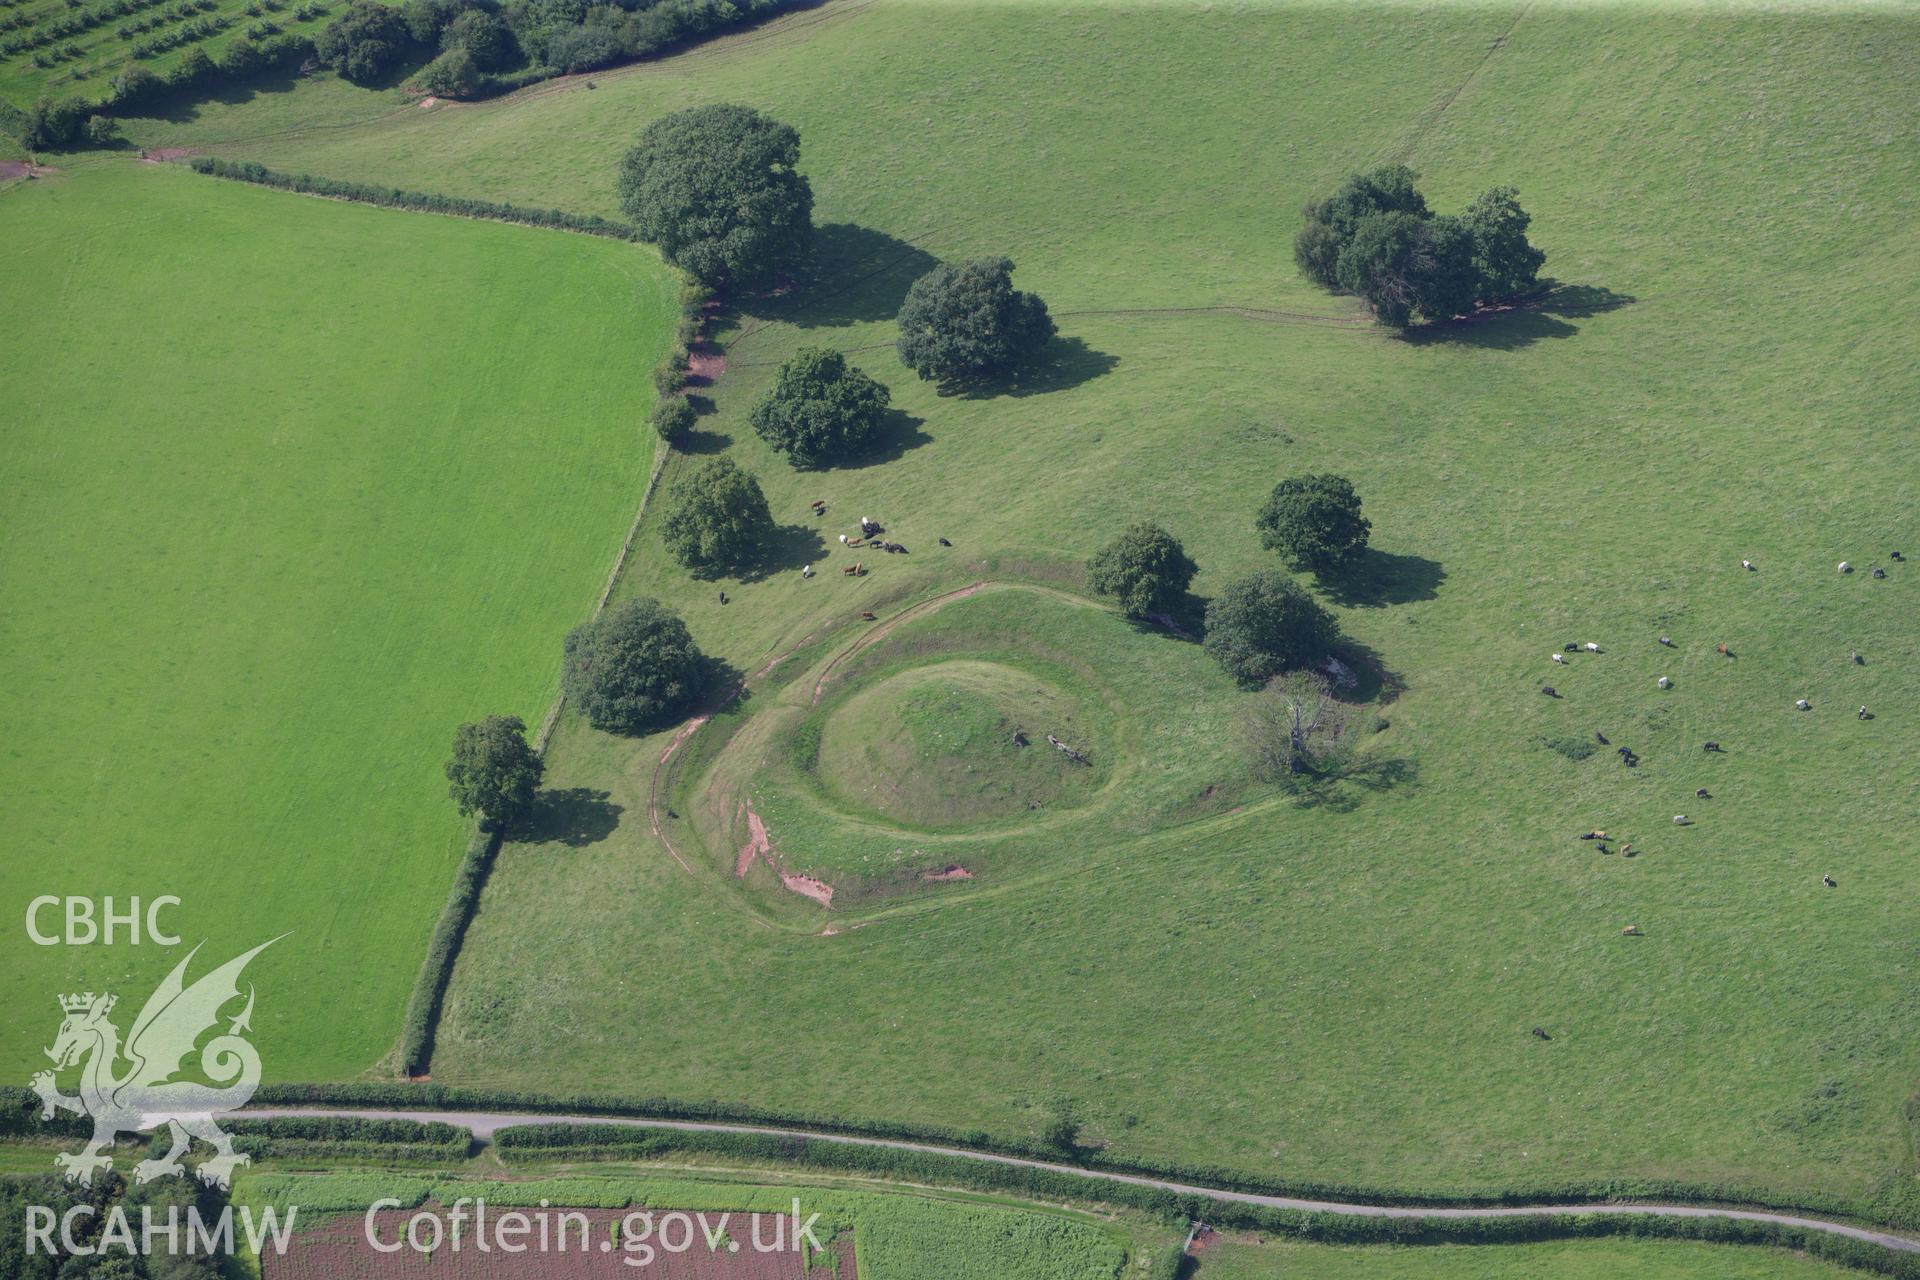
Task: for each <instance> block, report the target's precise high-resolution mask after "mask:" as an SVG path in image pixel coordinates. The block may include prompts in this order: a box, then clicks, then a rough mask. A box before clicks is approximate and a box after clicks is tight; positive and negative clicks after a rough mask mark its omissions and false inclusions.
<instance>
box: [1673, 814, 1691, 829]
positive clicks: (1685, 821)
mask: <svg viewBox="0 0 1920 1280" xmlns="http://www.w3.org/2000/svg"><path fill="white" fill-rule="evenodd" d="M1673 825H1674V826H1676V827H1690V826H1692V825H1693V819H1692V818H1689V817H1688V816H1687V815H1686V814H1684V813H1676V814H1674V815H1673Z"/></svg>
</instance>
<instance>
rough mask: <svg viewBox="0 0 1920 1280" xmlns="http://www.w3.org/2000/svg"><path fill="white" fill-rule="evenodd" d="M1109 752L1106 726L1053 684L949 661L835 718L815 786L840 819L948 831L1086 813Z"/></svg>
mask: <svg viewBox="0 0 1920 1280" xmlns="http://www.w3.org/2000/svg"><path fill="white" fill-rule="evenodd" d="M1050 736H1051V737H1052V738H1054V739H1057V740H1058V741H1059V742H1062V743H1065V744H1066V745H1067V746H1069V747H1071V748H1073V749H1074V751H1076V752H1078V753H1080V756H1081V757H1082V758H1080V759H1076V758H1074V757H1073V756H1070V755H1068V754H1067V753H1066V752H1065V751H1062V750H1060V749H1058V748H1056V747H1055V746H1053V745H1052V744H1051V743H1050V742H1049V741H1048V738H1049V737H1050ZM1111 745H1112V744H1111V742H1110V740H1109V727H1108V717H1106V716H1105V715H1103V714H1101V712H1100V711H1099V709H1097V708H1094V707H1089V706H1088V705H1087V704H1086V703H1085V702H1084V701H1083V700H1082V699H1081V698H1080V697H1079V696H1077V695H1076V694H1075V693H1073V692H1071V691H1069V690H1068V689H1066V688H1063V687H1062V686H1061V685H1059V684H1057V683H1055V682H1054V681H1051V680H1049V679H1047V678H1046V677H1044V676H1042V675H1039V674H1036V673H1035V672H1033V671H1030V670H1026V669H1023V668H1020V667H1015V666H1010V665H1007V664H1004V663H999V662H990V661H983V660H979V659H969V658H951V659H947V660H944V661H938V662H932V663H928V664H926V665H923V666H916V667H911V668H909V669H907V670H905V671H901V672H898V673H896V674H893V675H891V676H888V677H886V678H884V679H882V680H879V681H878V682H876V683H874V684H872V685H869V686H866V687H864V688H861V689H857V690H855V691H854V692H852V693H851V694H849V695H848V696H847V697H846V698H845V699H844V700H843V701H841V702H839V703H838V704H837V705H836V706H834V707H833V708H832V709H831V711H830V712H829V713H828V715H827V717H826V719H825V721H824V723H823V724H822V725H821V728H820V747H819V754H818V756H817V757H816V759H815V762H814V774H815V777H816V778H817V780H818V781H819V784H820V786H821V788H822V790H824V791H825V792H826V793H827V795H829V796H830V797H832V798H833V799H834V800H836V801H838V802H839V803H841V804H843V805H846V806H848V807H850V808H854V809H859V810H864V811H867V812H869V813H873V814H876V815H878V816H880V817H882V818H884V819H886V820H888V821H890V822H895V823H898V824H900V825H902V826H905V827H912V828H916V829H920V830H930V831H937V830H948V829H952V828H956V827H974V826H980V825H986V824H998V823H1002V822H1009V821H1015V820H1019V819H1023V818H1025V817H1027V816H1028V815H1030V814H1032V813H1033V812H1034V811H1036V810H1045V811H1049V812H1051V811H1057V810H1061V809H1073V808H1078V807H1080V806H1081V805H1084V804H1086V803H1087V802H1088V801H1089V800H1091V799H1092V798H1093V796H1094V795H1095V794H1096V793H1097V792H1098V791H1099V790H1100V788H1101V786H1102V785H1104V783H1105V782H1106V779H1107V776H1108V774H1109V772H1110V767H1111V766H1110V761H1111V758H1112V751H1111V749H1110V748H1111Z"/></svg>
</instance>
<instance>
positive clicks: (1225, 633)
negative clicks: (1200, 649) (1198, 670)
mask: <svg viewBox="0 0 1920 1280" xmlns="http://www.w3.org/2000/svg"><path fill="white" fill-rule="evenodd" d="M1339 635H1340V630H1339V627H1338V626H1337V625H1336V624H1335V623H1334V620H1333V616H1332V615H1331V614H1329V613H1328V612H1327V611H1326V610H1325V609H1323V608H1321V607H1320V605H1319V603H1318V602H1317V601H1315V600H1314V598H1313V597H1312V596H1310V595H1308V594H1307V592H1306V590H1305V589H1304V588H1302V587H1301V586H1300V584H1299V583H1297V582H1295V581H1294V580H1293V579H1292V578H1289V577H1287V576H1286V575H1285V574H1283V573H1278V572H1275V571H1274V570H1271V569H1267V570H1262V571H1261V572H1259V573H1253V574H1249V575H1248V576H1246V577H1244V578H1240V579H1237V580H1235V581H1233V582H1231V583H1228V584H1227V587H1226V589H1225V590H1224V591H1222V592H1221V593H1220V594H1219V595H1218V596H1216V597H1215V598H1214V599H1213V601H1212V602H1211V603H1210V604H1208V605H1207V638H1206V640H1205V647H1206V650H1207V652H1208V653H1211V654H1212V655H1213V656H1214V658H1215V659H1216V660H1217V661H1218V662H1219V663H1220V665H1221V666H1222V667H1224V668H1225V669H1226V671H1227V673H1228V674H1229V675H1231V676H1232V677H1233V678H1234V679H1236V680H1238V681H1240V682H1241V683H1242V684H1246V685H1256V684H1260V683H1262V682H1264V681H1266V680H1268V679H1270V678H1272V677H1273V676H1276V675H1278V674H1279V673H1280V672H1282V671H1292V670H1296V669H1298V668H1301V667H1309V666H1312V665H1314V664H1315V663H1317V662H1320V661H1321V660H1323V659H1324V658H1326V656H1327V655H1328V653H1329V652H1330V651H1331V650H1332V648H1333V644H1334V641H1336V640H1337V639H1338V638H1339Z"/></svg>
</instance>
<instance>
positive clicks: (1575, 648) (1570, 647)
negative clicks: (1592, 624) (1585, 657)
mask: <svg viewBox="0 0 1920 1280" xmlns="http://www.w3.org/2000/svg"><path fill="white" fill-rule="evenodd" d="M1566 650H1567V652H1568V653H1578V652H1580V646H1579V645H1577V644H1575V643H1574V642H1573V641H1571V640H1569V641H1567V643H1566Z"/></svg>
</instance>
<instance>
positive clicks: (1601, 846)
mask: <svg viewBox="0 0 1920 1280" xmlns="http://www.w3.org/2000/svg"><path fill="white" fill-rule="evenodd" d="M1593 847H1594V848H1596V849H1598V850H1599V851H1600V852H1601V853H1612V852H1613V850H1611V849H1609V848H1607V846H1605V845H1604V844H1597V845H1595V846H1593Z"/></svg>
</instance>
